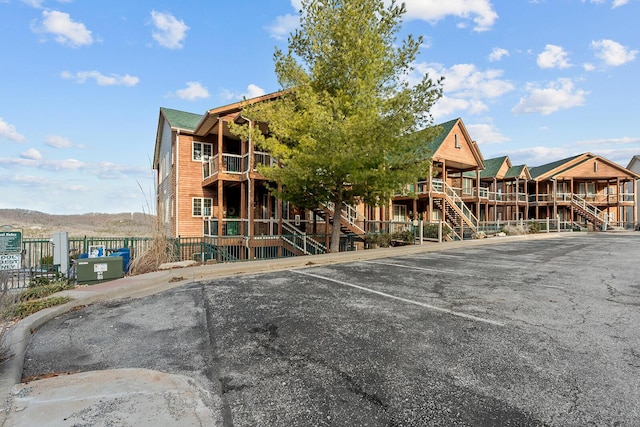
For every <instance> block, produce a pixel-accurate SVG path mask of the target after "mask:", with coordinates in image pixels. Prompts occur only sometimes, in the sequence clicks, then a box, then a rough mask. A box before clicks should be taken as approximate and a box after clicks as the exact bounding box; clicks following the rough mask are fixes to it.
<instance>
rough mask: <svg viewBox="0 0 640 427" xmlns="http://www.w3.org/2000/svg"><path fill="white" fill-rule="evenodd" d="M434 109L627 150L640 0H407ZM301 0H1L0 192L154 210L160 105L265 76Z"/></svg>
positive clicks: (510, 147)
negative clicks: (437, 81)
mask: <svg viewBox="0 0 640 427" xmlns="http://www.w3.org/2000/svg"><path fill="white" fill-rule="evenodd" d="M405 3H406V5H407V15H406V16H405V19H404V24H403V28H402V33H401V34H400V36H406V35H407V34H409V33H411V34H413V35H415V36H417V35H422V36H423V37H424V45H423V46H422V49H421V51H420V55H419V56H418V59H417V62H416V64H415V68H416V74H415V76H412V77H413V78H416V79H418V78H420V77H421V75H423V73H425V72H428V73H429V74H430V75H431V76H432V77H433V78H437V77H439V76H444V77H445V81H444V97H443V99H442V100H441V101H440V102H439V103H438V104H437V105H436V107H435V108H434V109H433V110H432V113H433V115H434V118H435V119H436V122H444V121H447V120H450V119H453V118H456V117H462V119H463V121H464V123H465V124H466V125H467V128H468V130H469V133H470V134H471V137H472V138H473V139H475V140H476V141H477V142H478V143H479V145H480V148H481V150H482V153H483V155H484V156H485V158H491V157H496V156H501V155H505V154H506V155H509V156H510V158H511V160H512V162H513V163H514V164H522V163H526V164H528V165H529V166H538V165H541V164H544V163H547V162H550V161H553V160H558V159H561V158H564V157H568V156H572V155H574V154H579V153H583V152H587V151H589V152H592V153H595V154H600V155H602V156H604V157H606V158H608V159H610V160H612V161H615V162H617V163H619V164H621V165H622V166H626V165H627V164H628V162H629V161H630V160H631V158H632V156H633V155H636V154H640V125H639V124H638V123H639V120H638V113H639V111H640V108H639V104H638V100H639V99H640V85H639V84H638V81H639V78H638V76H640V37H639V36H640V32H639V30H638V27H637V25H638V24H637V18H638V17H639V16H640V0H530V1H528V0H521V1H518V0H498V1H490V0H446V1H443V0H406V1H405ZM299 8H300V0H242V1H235V2H230V1H228V2H217V1H214V2H211V1H203V0H200V1H196V0H182V1H180V2H177V1H168V0H164V1H163V0H160V1H153V2H146V1H130V0H125V1H123V0H112V1H108V2H107V1H101V0H91V1H88V0H57V1H56V0H0V49H1V51H2V53H3V60H2V61H0V188H1V190H0V208H25V209H33V210H39V211H43V212H47V213H57V214H69V213H86V212H111V213H114V212H130V211H136V212H139V211H145V212H154V211H155V209H154V206H153V191H154V189H153V171H152V168H151V162H152V158H153V148H154V142H155V136H156V129H157V123H158V114H159V109H160V107H169V108H174V109H178V110H184V111H190V112H194V113H198V114H202V113H204V112H205V111H206V110H208V109H210V108H214V107H217V106H221V105H226V104H229V103H232V102H236V101H239V100H241V99H242V98H243V97H245V96H246V97H251V96H257V95H261V94H264V93H270V92H274V91H276V90H278V89H279V87H278V84H277V81H276V78H275V75H274V67H273V52H274V48H275V47H276V46H277V47H280V48H282V49H286V46H287V36H288V34H289V33H290V32H291V30H292V29H293V28H295V26H296V25H297V24H298V22H299V20H298V12H297V11H298V10H299Z"/></svg>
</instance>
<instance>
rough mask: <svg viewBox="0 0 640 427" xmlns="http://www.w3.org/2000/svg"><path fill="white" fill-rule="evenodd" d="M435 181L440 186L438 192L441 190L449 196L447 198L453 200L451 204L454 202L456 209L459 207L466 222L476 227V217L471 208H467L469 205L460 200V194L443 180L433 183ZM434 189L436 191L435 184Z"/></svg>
mask: <svg viewBox="0 0 640 427" xmlns="http://www.w3.org/2000/svg"><path fill="white" fill-rule="evenodd" d="M436 183H438V184H439V186H440V187H441V190H440V192H443V193H444V194H446V195H447V196H448V197H449V199H451V201H453V204H455V205H456V206H457V207H458V209H460V211H461V212H462V214H463V215H464V216H465V217H466V218H467V220H468V222H469V223H470V224H471V226H472V227H474V228H477V227H478V218H476V216H475V215H474V214H473V212H471V209H469V207H468V206H467V205H466V204H465V203H464V202H463V201H462V199H461V198H460V196H458V194H457V193H456V192H455V191H454V190H453V189H452V188H451V187H449V185H448V184H447V183H446V182H444V181H434V182H433V184H436ZM434 191H438V190H436V187H435V186H434Z"/></svg>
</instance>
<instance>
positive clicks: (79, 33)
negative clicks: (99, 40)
mask: <svg viewBox="0 0 640 427" xmlns="http://www.w3.org/2000/svg"><path fill="white" fill-rule="evenodd" d="M33 30H34V31H36V32H43V33H50V34H53V35H54V38H55V40H56V42H58V43H60V44H62V45H67V46H71V47H79V46H83V45H90V44H92V43H93V37H92V36H91V31H89V30H87V28H86V27H85V26H84V24H83V23H81V22H74V21H73V20H72V19H71V17H70V16H69V14H68V13H64V12H59V11H57V10H50V11H49V10H45V11H43V12H42V23H41V25H40V26H37V27H35V28H33Z"/></svg>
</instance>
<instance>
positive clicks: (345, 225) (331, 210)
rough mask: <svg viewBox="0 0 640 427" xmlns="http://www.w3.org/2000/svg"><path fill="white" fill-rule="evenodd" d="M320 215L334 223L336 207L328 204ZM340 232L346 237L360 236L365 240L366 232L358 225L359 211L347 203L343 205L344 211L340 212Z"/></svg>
mask: <svg viewBox="0 0 640 427" xmlns="http://www.w3.org/2000/svg"><path fill="white" fill-rule="evenodd" d="M320 215H321V216H323V217H324V218H325V219H326V218H329V220H330V221H331V222H333V218H334V216H335V205H334V204H333V203H327V204H326V205H325V206H324V207H323V209H322V210H321V211H320ZM340 217H341V219H342V220H341V221H340V232H342V234H345V235H351V236H358V237H359V238H363V236H364V234H365V231H364V230H363V229H362V227H360V226H359V225H358V218H359V215H358V211H357V210H356V209H355V208H354V207H353V206H351V205H349V204H347V203H342V209H341V210H340Z"/></svg>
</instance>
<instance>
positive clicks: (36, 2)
mask: <svg viewBox="0 0 640 427" xmlns="http://www.w3.org/2000/svg"><path fill="white" fill-rule="evenodd" d="M22 3H24V4H27V5H29V6H31V7H35V8H36V9H41V8H42V3H44V0H22Z"/></svg>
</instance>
